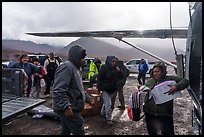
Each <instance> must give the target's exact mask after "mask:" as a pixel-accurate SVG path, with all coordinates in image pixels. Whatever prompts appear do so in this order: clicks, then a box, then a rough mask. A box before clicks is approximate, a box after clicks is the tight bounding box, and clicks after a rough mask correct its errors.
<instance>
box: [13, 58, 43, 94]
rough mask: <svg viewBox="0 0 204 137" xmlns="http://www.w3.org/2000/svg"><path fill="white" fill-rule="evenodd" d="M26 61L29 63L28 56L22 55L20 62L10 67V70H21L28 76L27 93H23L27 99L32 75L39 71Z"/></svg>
mask: <svg viewBox="0 0 204 137" xmlns="http://www.w3.org/2000/svg"><path fill="white" fill-rule="evenodd" d="M28 61H29V57H28V55H27V54H22V55H21V56H20V61H19V62H16V63H14V64H13V65H11V67H10V68H19V69H23V70H24V71H25V72H26V74H27V75H28V87H27V93H25V94H26V96H27V97H29V96H30V91H31V87H32V82H33V81H32V75H33V74H34V73H40V71H41V70H40V69H39V68H38V67H37V66H36V65H34V64H32V63H29V62H28Z"/></svg>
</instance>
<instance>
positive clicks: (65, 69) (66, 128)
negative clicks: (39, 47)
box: [53, 45, 94, 135]
mask: <svg viewBox="0 0 204 137" xmlns="http://www.w3.org/2000/svg"><path fill="white" fill-rule="evenodd" d="M85 56H86V50H85V49H84V48H82V47H80V46H78V45H76V46H73V47H71V48H70V50H69V55H68V57H69V58H68V60H67V61H65V62H64V63H63V64H61V65H60V66H59V67H58V68H57V70H56V72H55V77H54V78H55V80H54V84H53V109H54V111H55V112H56V113H57V114H58V115H59V117H60V120H61V125H62V132H61V134H62V135H70V134H73V135H84V134H85V133H84V127H83V124H84V120H83V118H82V116H81V111H82V110H83V109H84V105H85V101H86V102H89V103H90V104H91V105H92V104H93V103H94V102H93V100H92V99H91V97H90V96H89V95H88V94H87V93H86V91H84V88H83V83H82V76H81V73H80V71H79V70H80V67H81V66H82V65H83V64H84V62H85V60H84V58H85Z"/></svg>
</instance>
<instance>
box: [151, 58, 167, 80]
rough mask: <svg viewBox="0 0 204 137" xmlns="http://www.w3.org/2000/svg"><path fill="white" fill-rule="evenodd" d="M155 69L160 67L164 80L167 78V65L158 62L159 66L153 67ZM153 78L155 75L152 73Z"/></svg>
mask: <svg viewBox="0 0 204 137" xmlns="http://www.w3.org/2000/svg"><path fill="white" fill-rule="evenodd" d="M155 67H159V68H160V69H161V71H162V79H164V78H165V77H166V74H167V67H166V65H165V64H164V63H163V62H158V63H157V64H155V65H154V66H153V69H154V68H155ZM153 69H152V70H153ZM152 76H153V73H152ZM153 78H154V76H153Z"/></svg>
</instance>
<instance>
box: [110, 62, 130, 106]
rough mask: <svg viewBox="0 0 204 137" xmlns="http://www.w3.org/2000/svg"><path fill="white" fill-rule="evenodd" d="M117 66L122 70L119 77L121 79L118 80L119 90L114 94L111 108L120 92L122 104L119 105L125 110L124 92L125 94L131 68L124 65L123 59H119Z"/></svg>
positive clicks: (119, 97) (119, 96)
mask: <svg viewBox="0 0 204 137" xmlns="http://www.w3.org/2000/svg"><path fill="white" fill-rule="evenodd" d="M117 67H118V69H119V70H120V73H121V74H120V75H119V76H120V77H119V81H118V84H117V85H118V90H117V92H116V94H114V95H113V97H112V106H111V108H112V109H114V105H115V99H116V96H117V93H118V99H119V102H120V105H118V106H117V107H118V108H119V109H121V110H125V99H124V94H123V87H124V85H125V83H126V80H127V77H128V76H129V74H130V71H129V69H128V68H127V67H126V66H125V65H124V63H123V61H122V60H118V61H117Z"/></svg>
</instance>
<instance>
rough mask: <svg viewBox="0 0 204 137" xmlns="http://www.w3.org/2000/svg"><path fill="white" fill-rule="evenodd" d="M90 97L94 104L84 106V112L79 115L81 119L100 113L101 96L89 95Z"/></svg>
mask: <svg viewBox="0 0 204 137" xmlns="http://www.w3.org/2000/svg"><path fill="white" fill-rule="evenodd" d="M91 97H93V99H94V104H93V105H90V104H88V103H86V104H85V107H84V110H83V111H82V113H81V114H82V116H83V117H87V116H93V115H97V114H100V112H101V107H102V105H103V100H102V97H101V94H91Z"/></svg>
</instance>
